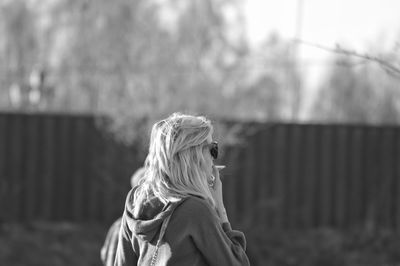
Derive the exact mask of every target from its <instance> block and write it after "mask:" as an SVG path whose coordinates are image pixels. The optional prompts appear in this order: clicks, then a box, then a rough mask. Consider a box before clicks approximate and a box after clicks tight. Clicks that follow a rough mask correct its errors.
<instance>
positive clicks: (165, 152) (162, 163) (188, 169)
mask: <svg viewBox="0 0 400 266" xmlns="http://www.w3.org/2000/svg"><path fill="white" fill-rule="evenodd" d="M212 133H213V127H212V125H211V122H210V121H209V120H207V119H206V118H205V117H203V116H191V115H184V114H181V113H174V114H172V115H170V116H169V117H168V118H166V119H164V120H161V121H159V122H157V123H155V124H154V125H153V128H152V131H151V137H150V147H149V153H148V155H147V158H146V161H145V173H144V176H143V178H142V180H141V184H140V186H139V187H138V189H137V190H136V192H135V201H137V200H138V201H139V202H140V201H143V200H146V198H147V197H149V195H151V194H152V195H154V196H156V197H158V198H159V199H160V200H161V201H162V202H164V203H167V202H173V201H177V200H179V199H181V198H184V197H187V196H189V195H195V196H199V197H202V198H204V199H206V200H207V201H208V202H209V203H210V204H211V205H212V206H215V202H214V200H213V197H212V195H211V192H210V189H209V186H208V179H209V178H210V177H211V176H208V175H210V171H207V168H206V167H210V166H209V165H206V161H205V158H204V156H203V149H204V145H205V144H207V139H208V138H209V137H210V136H211V135H212Z"/></svg>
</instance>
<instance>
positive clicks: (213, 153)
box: [210, 141, 218, 160]
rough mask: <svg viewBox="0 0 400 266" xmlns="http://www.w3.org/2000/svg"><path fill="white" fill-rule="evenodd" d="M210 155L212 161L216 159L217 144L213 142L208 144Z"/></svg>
mask: <svg viewBox="0 0 400 266" xmlns="http://www.w3.org/2000/svg"><path fill="white" fill-rule="evenodd" d="M210 154H211V157H213V159H214V160H216V159H217V158H218V142H216V141H213V142H211V143H210Z"/></svg>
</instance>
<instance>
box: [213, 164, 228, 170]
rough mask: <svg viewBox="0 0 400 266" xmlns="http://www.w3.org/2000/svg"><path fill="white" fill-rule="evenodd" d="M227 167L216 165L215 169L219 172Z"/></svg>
mask: <svg viewBox="0 0 400 266" xmlns="http://www.w3.org/2000/svg"><path fill="white" fill-rule="evenodd" d="M225 167H226V166H225V165H216V166H215V168H217V169H218V170H222V169H224V168H225Z"/></svg>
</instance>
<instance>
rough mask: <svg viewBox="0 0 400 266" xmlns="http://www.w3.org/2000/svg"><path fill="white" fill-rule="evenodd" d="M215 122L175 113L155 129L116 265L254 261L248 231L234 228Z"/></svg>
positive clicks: (130, 202)
mask: <svg viewBox="0 0 400 266" xmlns="http://www.w3.org/2000/svg"><path fill="white" fill-rule="evenodd" d="M212 133H213V127H212V125H211V123H210V121H209V120H207V119H206V118H204V117H202V116H190V115H183V114H179V113H175V114H172V115H171V116H170V117H168V118H167V119H165V120H162V121H160V122H158V123H156V124H155V125H154V126H153V128H152V132H151V138H150V148H149V154H148V156H147V158H146V162H145V173H144V176H143V178H142V179H141V182H140V184H139V185H138V186H137V187H135V188H133V189H132V190H131V191H130V192H129V193H128V196H127V199H126V203H125V210H124V213H123V216H122V224H121V228H120V232H119V239H118V247H117V254H116V259H115V263H114V265H174V266H180V265H183V266H188V265H190V266H192V265H193V266H197V265H198V266H200V265H210V266H211V265H215V266H224V265H227V266H228V265H229V266H235V265H249V261H248V258H247V256H246V253H245V248H246V241H245V237H244V235H243V233H241V232H239V231H234V230H232V229H231V227H230V224H229V220H228V217H227V214H226V211H225V207H224V203H223V200H222V183H221V180H220V178H219V172H218V169H217V167H216V166H215V165H214V164H213V160H214V159H216V157H217V154H218V149H217V145H216V143H215V142H213V140H212Z"/></svg>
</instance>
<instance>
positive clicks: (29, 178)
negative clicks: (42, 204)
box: [23, 116, 39, 220]
mask: <svg viewBox="0 0 400 266" xmlns="http://www.w3.org/2000/svg"><path fill="white" fill-rule="evenodd" d="M38 122H39V121H38V117H36V116H32V117H28V119H26V120H25V123H26V128H25V130H24V132H25V136H24V139H27V142H26V145H25V146H26V152H25V153H26V167H24V173H23V175H24V179H25V182H24V186H25V195H26V197H25V206H26V208H25V212H24V220H33V219H35V218H36V217H35V211H36V206H37V202H38V199H37V195H38V194H37V193H38V189H37V185H38V183H37V179H38V177H39V175H38V165H39V162H38V158H39V156H38V155H39V149H38V145H39V132H38V131H39V124H38Z"/></svg>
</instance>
